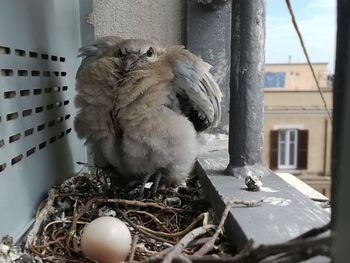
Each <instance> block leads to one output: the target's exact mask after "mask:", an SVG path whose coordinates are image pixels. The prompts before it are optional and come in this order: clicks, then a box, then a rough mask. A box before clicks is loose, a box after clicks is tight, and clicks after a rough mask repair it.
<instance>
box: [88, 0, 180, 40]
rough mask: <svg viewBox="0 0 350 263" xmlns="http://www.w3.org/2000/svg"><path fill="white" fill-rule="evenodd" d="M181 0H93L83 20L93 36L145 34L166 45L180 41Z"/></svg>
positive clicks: (140, 35)
mask: <svg viewBox="0 0 350 263" xmlns="http://www.w3.org/2000/svg"><path fill="white" fill-rule="evenodd" d="M185 3H186V1H183V0H132V1H130V0H93V12H92V14H90V15H89V16H88V18H87V21H88V22H89V23H91V24H92V25H93V26H94V30H95V35H96V37H101V36H107V35H118V36H121V37H125V38H145V39H149V40H153V41H156V42H158V43H160V44H162V45H165V46H169V45H174V44H183V43H184V35H185V33H184V30H185V26H184V23H185Z"/></svg>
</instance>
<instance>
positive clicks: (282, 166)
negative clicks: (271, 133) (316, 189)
mask: <svg viewBox="0 0 350 263" xmlns="http://www.w3.org/2000/svg"><path fill="white" fill-rule="evenodd" d="M281 132H286V133H285V140H284V142H283V143H284V145H285V147H284V157H285V164H281V154H282V150H281V144H282V143H281ZM291 133H294V141H293V142H292V141H291ZM277 142H278V154H277V168H278V169H280V170H295V169H297V167H298V151H299V149H298V129H287V128H285V129H279V130H278V141H277ZM291 143H293V144H294V163H293V164H291V162H290V160H291V158H290V157H291V156H290V146H291Z"/></svg>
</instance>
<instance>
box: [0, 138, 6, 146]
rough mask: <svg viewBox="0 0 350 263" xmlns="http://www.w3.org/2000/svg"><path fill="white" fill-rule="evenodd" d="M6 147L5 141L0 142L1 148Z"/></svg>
mask: <svg viewBox="0 0 350 263" xmlns="http://www.w3.org/2000/svg"><path fill="white" fill-rule="evenodd" d="M4 145H5V141H4V140H2V139H1V140H0V148H1V147H2V146H4Z"/></svg>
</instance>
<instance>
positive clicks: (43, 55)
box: [41, 54, 49, 60]
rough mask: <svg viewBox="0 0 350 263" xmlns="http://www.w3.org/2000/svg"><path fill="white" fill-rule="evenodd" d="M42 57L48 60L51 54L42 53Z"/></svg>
mask: <svg viewBox="0 0 350 263" xmlns="http://www.w3.org/2000/svg"><path fill="white" fill-rule="evenodd" d="M41 59H45V60H48V59H49V55H48V54H41Z"/></svg>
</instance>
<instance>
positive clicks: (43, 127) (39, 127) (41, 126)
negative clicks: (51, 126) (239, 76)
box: [37, 124, 45, 132]
mask: <svg viewBox="0 0 350 263" xmlns="http://www.w3.org/2000/svg"><path fill="white" fill-rule="evenodd" d="M43 129H45V124H40V125H39V126H38V127H37V130H38V132H39V131H42V130H43Z"/></svg>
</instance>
